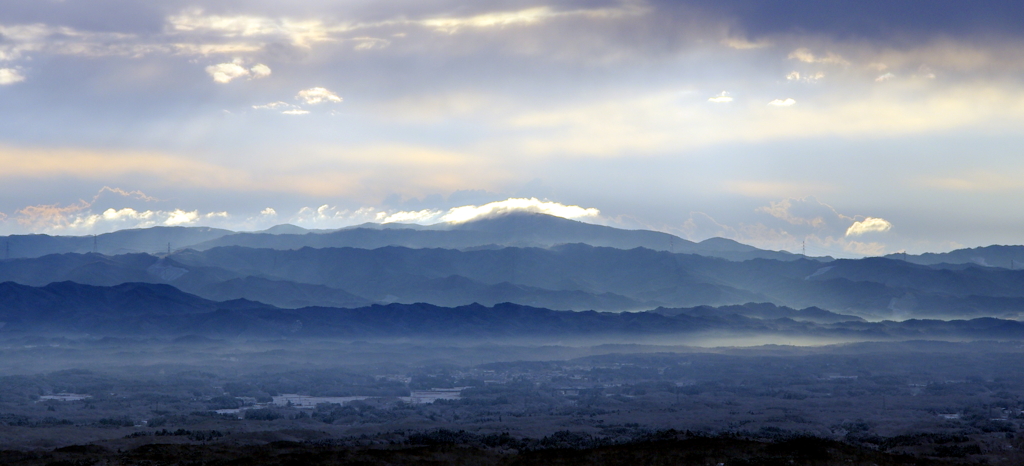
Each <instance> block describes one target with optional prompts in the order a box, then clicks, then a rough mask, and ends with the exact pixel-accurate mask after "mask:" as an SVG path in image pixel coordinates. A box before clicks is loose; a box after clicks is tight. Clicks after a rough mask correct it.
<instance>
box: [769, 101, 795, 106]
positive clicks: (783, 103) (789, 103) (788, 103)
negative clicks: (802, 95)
mask: <svg viewBox="0 0 1024 466" xmlns="http://www.w3.org/2000/svg"><path fill="white" fill-rule="evenodd" d="M768 105H771V106H773V107H791V106H793V105H796V101H795V100H793V99H785V100H783V99H775V100H773V101H771V102H768Z"/></svg>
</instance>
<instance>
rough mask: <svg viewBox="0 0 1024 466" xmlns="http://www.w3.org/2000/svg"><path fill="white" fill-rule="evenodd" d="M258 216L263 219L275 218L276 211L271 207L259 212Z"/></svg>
mask: <svg viewBox="0 0 1024 466" xmlns="http://www.w3.org/2000/svg"><path fill="white" fill-rule="evenodd" d="M260 215H262V216H264V217H277V211H276V210H274V208H273V207H267V208H266V209H263V210H261V211H260Z"/></svg>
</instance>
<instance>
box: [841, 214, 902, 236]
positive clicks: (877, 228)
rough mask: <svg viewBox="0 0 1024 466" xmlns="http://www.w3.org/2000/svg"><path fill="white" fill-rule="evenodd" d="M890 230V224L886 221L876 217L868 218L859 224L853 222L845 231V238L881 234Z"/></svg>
mask: <svg viewBox="0 0 1024 466" xmlns="http://www.w3.org/2000/svg"><path fill="white" fill-rule="evenodd" d="M890 229H892V223H889V221H888V220H885V219H882V218H876V217H868V218H865V219H864V220H861V221H859V222H853V225H850V228H848V229H847V230H846V236H860V235H863V234H865V233H881V232H886V231H889V230H890Z"/></svg>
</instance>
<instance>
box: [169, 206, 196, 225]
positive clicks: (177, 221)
mask: <svg viewBox="0 0 1024 466" xmlns="http://www.w3.org/2000/svg"><path fill="white" fill-rule="evenodd" d="M196 220H199V211H198V210H193V211H191V212H186V211H184V210H181V209H174V211H173V212H171V213H170V215H168V217H167V219H166V220H164V222H163V223H164V225H167V226H176V225H188V224H190V223H195V222H196Z"/></svg>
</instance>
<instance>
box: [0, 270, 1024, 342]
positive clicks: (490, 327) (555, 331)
mask: <svg viewBox="0 0 1024 466" xmlns="http://www.w3.org/2000/svg"><path fill="white" fill-rule="evenodd" d="M809 317H812V318H813V319H808V318H809ZM0 321H2V322H3V324H4V325H3V326H2V327H0V333H3V334H8V335H19V334H38V333H44V334H64V335H82V334H90V335H96V336H99V335H133V336H154V337H176V336H182V335H197V336H215V337H222V338H223V337H228V338H251V337H274V338H279V337H289V338H343V339H365V338H385V339H391V338H402V339H409V338H424V339H445V340H448V341H450V340H451V339H453V338H454V339H465V340H489V339H493V338H501V339H504V340H509V341H514V340H517V339H523V340H531V341H547V340H551V339H553V340H557V341H565V339H567V338H578V339H585V340H589V341H594V340H601V339H606V340H609V341H611V340H616V339H619V338H625V339H627V340H633V339H636V338H647V337H669V336H675V338H676V339H675V340H673V341H675V342H676V344H686V343H687V342H688V341H691V340H690V339H692V338H708V337H732V338H735V337H750V338H753V337H758V336H775V337H778V338H793V339H807V338H816V339H821V340H823V341H828V340H834V341H846V342H850V341H879V340H908V339H913V340H917V339H939V340H947V339H948V340H960V339H999V340H1024V323H1021V322H1017V321H1011V320H1000V319H992V318H985V319H973V320H958V321H937V320H908V321H904V322H892V321H885V322H874V323H872V322H865V321H862V320H859V319H855V318H851V319H850V320H847V319H845V318H843V316H839V315H836V314H832V313H830V312H828V311H824V310H821V309H811V310H807V309H805V310H796V309H789V308H779V307H776V306H769V305H763V304H761V305H758V304H748V305H745V306H734V307H727V308H720V309H717V310H713V309H708V308H692V309H675V310H666V309H660V310H658V311H653V312H624V313H600V312H593V311H587V312H572V311H553V310H550V309H543V308H537V307H531V306H523V305H519V304H511V303H503V304H499V305H496V306H490V307H488V306H481V305H479V304H473V305H468V306H458V307H440V306H434V305H430V304H423V303H417V304H388V305H373V306H367V307H361V308H355V309H338V308H326V307H307V308H301V309H275V308H272V307H270V306H266V305H263V304H260V303H254V302H250V301H231V302H215V301H210V300H205V299H202V298H199V297H197V296H193V295H190V294H187V293H183V292H181V291H179V290H177V289H175V288H173V287H169V286H161V285H152V284H137V283H131V284H124V285H120V286H116V287H94V286H89V285H80V284H75V283H67V282H65V283H55V284H51V285H47V286H45V287H28V286H24V285H17V284H12V283H2V284H0Z"/></svg>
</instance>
